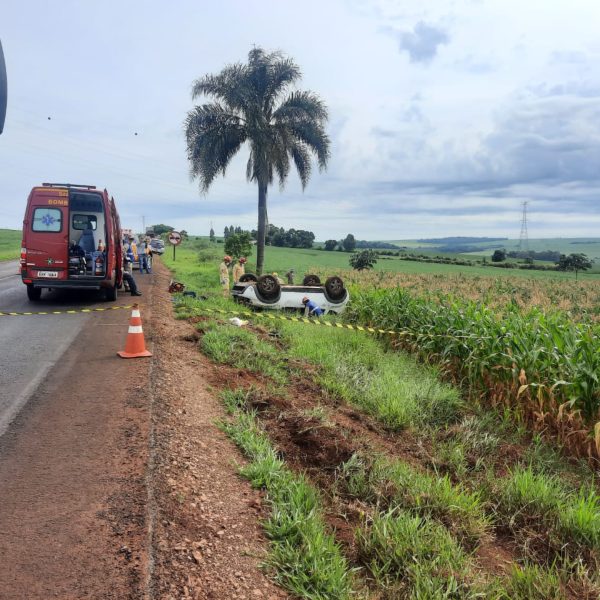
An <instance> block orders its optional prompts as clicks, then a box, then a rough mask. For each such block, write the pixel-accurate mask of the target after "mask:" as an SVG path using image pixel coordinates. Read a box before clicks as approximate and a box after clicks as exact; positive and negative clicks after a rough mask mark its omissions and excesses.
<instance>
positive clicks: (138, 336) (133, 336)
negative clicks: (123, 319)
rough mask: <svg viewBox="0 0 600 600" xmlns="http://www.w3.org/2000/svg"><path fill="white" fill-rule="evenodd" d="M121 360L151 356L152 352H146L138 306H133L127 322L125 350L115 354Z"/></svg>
mask: <svg viewBox="0 0 600 600" xmlns="http://www.w3.org/2000/svg"><path fill="white" fill-rule="evenodd" d="M117 354H118V355H119V356H120V357H121V358H138V357H141V356H152V352H148V350H146V342H145V341H144V332H143V330H142V318H141V316H140V308H139V305H138V304H134V305H133V310H132V311H131V319H130V320H129V331H128V332H127V340H126V342H125V350H121V352H117Z"/></svg>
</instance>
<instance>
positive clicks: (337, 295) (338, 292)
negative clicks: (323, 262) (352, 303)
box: [325, 277, 346, 300]
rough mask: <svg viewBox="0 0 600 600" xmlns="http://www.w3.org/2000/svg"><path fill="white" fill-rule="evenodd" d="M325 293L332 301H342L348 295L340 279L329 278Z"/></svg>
mask: <svg viewBox="0 0 600 600" xmlns="http://www.w3.org/2000/svg"><path fill="white" fill-rule="evenodd" d="M325 291H326V292H327V295H328V296H329V297H330V298H331V299H332V300H342V299H343V298H344V296H345V295H346V289H345V288H344V282H343V281H342V280H341V279H340V278H339V277H329V279H327V281H326V282H325Z"/></svg>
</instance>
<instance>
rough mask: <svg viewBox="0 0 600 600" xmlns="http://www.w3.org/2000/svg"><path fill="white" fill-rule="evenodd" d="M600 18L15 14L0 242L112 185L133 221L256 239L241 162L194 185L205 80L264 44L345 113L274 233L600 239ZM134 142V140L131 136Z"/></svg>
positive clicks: (353, 5)
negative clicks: (57, 186) (54, 209)
mask: <svg viewBox="0 0 600 600" xmlns="http://www.w3.org/2000/svg"><path fill="white" fill-rule="evenodd" d="M599 24H600V3H599V2H597V1H593V0H570V1H569V2H566V1H563V0H560V1H559V0H544V1H535V0H534V1H530V2H522V0H520V1H519V2H517V1H514V0H493V1H492V0H490V1H486V0H450V1H446V2H440V1H439V0H430V1H427V0H424V1H421V2H414V1H410V2H408V1H407V2H404V1H385V0H373V1H362V0H327V2H324V1H322V0H321V1H320V2H319V1H316V0H305V1H304V2H301V3H300V2H291V1H287V0H280V1H275V0H272V1H266V0H263V1H258V0H246V1H237V0H236V1H234V0H221V1H220V2H209V1H198V0H196V1H195V2H192V1H188V0H182V1H178V0H174V1H173V2H171V3H168V4H167V3H164V2H157V1H154V0H148V1H145V2H141V1H123V2H116V1H113V0H105V1H103V2H92V1H77V2H76V1H72V0H57V1H55V2H43V1H40V0H29V1H28V2H22V1H20V0H19V1H17V0H3V2H2V18H1V20H0V40H2V44H3V46H4V52H5V58H6V63H7V69H8V85H9V107H8V111H7V120H6V124H5V129H4V133H3V134H2V136H0V227H9V228H19V227H20V224H21V220H22V215H23V211H24V207H25V200H26V197H27V193H28V191H29V189H30V188H31V187H32V186H33V185H36V184H39V183H41V182H42V181H69V182H74V183H89V184H95V185H98V186H102V187H107V188H108V189H109V191H110V192H111V193H112V194H113V195H114V196H115V198H116V200H117V203H118V206H119V210H120V213H121V220H122V222H123V224H124V226H130V227H133V228H134V229H137V230H140V229H141V227H142V217H145V222H146V224H151V223H158V222H161V223H167V224H170V225H173V226H175V227H177V228H180V229H186V230H188V231H189V232H192V233H196V234H206V233H208V230H209V228H210V223H211V222H213V224H214V228H215V230H216V231H217V232H221V231H222V229H223V227H224V226H225V225H230V224H233V225H241V226H242V227H247V228H253V227H255V223H256V202H257V190H256V188H255V186H254V185H252V184H249V183H247V182H246V180H245V161H246V157H247V154H246V152H245V151H243V152H242V153H241V154H240V155H239V156H238V157H236V159H234V161H233V162H232V164H231V166H230V168H229V170H228V173H227V176H226V178H224V179H219V180H218V181H216V182H215V184H214V185H213V186H212V188H211V189H210V191H209V193H208V194H207V195H201V194H200V193H199V191H198V185H197V183H195V182H192V181H190V179H189V175H188V165H187V163H186V157H185V144H184V138H183V121H184V119H185V116H186V112H187V111H188V110H190V109H191V108H192V106H193V102H192V100H191V95H190V89H191V85H192V82H193V81H194V80H195V79H196V78H198V77H200V76H201V75H203V74H206V73H215V72H218V71H219V70H220V69H221V68H222V67H223V66H225V65H226V64H229V63H232V62H238V61H244V60H245V59H246V57H247V53H248V51H249V50H250V49H251V48H252V46H253V45H254V44H256V45H259V46H262V47H264V48H265V49H267V50H276V49H277V50H281V51H283V52H285V53H287V54H288V55H290V56H292V57H293V58H294V59H295V60H296V61H297V63H298V64H299V65H300V67H301V69H302V72H303V80H302V83H301V84H300V86H299V87H300V88H301V89H310V90H313V91H315V92H317V93H318V94H319V95H320V96H321V97H322V98H323V99H324V101H325V102H326V103H327V105H328V107H329V110H330V121H329V135H330V137H331V140H332V148H331V150H332V158H331V162H330V165H329V168H328V170H327V172H325V173H322V174H319V173H318V172H317V170H316V169H315V173H314V175H313V177H312V179H311V181H310V183H309V185H308V187H307V188H306V190H305V191H304V193H302V191H301V189H300V186H299V182H298V179H297V176H296V175H295V174H294V173H292V174H291V175H290V178H289V181H288V184H287V186H286V187H285V189H284V190H283V191H280V190H279V188H278V187H277V186H275V187H274V188H272V189H271V190H270V192H269V220H270V222H272V223H274V224H276V225H280V226H284V227H286V228H289V227H296V228H302V229H310V230H312V231H314V232H315V234H316V236H317V239H326V238H332V237H333V238H340V237H343V236H345V235H346V234H347V233H349V232H352V233H354V235H355V236H356V237H357V238H359V239H403V238H417V237H432V236H436V237H438V236H440V237H441V236H445V235H469V236H470V235H499V236H508V237H518V234H519V231H520V214H521V203H522V202H523V201H524V200H528V201H529V202H530V204H529V217H530V224H529V234H530V237H555V236H564V237H575V236H597V235H599V234H598V231H599V230H600V229H599V225H600V207H599V202H598V200H599V198H600V37H598V34H597V32H598V25H599ZM136 133H137V135H135V134H136Z"/></svg>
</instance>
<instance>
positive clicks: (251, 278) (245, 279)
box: [240, 273, 258, 283]
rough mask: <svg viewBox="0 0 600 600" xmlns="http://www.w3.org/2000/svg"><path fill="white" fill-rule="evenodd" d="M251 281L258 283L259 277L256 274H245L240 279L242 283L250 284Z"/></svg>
mask: <svg viewBox="0 0 600 600" xmlns="http://www.w3.org/2000/svg"><path fill="white" fill-rule="evenodd" d="M249 281H254V282H256V281H258V277H257V276H256V275H255V274H254V273H244V274H243V275H242V276H241V277H240V283H248V282H249Z"/></svg>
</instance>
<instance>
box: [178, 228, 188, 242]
mask: <svg viewBox="0 0 600 600" xmlns="http://www.w3.org/2000/svg"><path fill="white" fill-rule="evenodd" d="M179 235H180V236H181V239H182V240H187V239H188V237H189V235H188V232H187V231H186V230H185V229H182V230H181V231H180V232H179Z"/></svg>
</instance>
